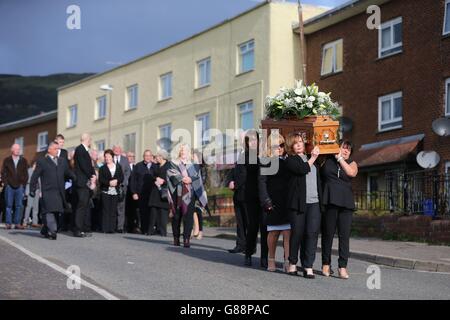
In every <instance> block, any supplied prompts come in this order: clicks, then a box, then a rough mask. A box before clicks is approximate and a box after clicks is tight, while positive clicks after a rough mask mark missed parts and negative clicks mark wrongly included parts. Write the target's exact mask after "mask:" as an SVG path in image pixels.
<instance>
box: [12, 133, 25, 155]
mask: <svg viewBox="0 0 450 320" xmlns="http://www.w3.org/2000/svg"><path fill="white" fill-rule="evenodd" d="M14 144H18V145H19V146H20V155H21V156H22V155H23V148H24V145H25V138H24V137H17V138H15V139H14Z"/></svg>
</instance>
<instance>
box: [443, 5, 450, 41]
mask: <svg viewBox="0 0 450 320" xmlns="http://www.w3.org/2000/svg"><path fill="white" fill-rule="evenodd" d="M449 3H450V0H445V4H444V25H443V26H442V35H444V36H445V35H448V34H450V28H449V29H448V30H445V22H446V21H447V17H448V16H449V15H450V12H448V11H447V6H448V4H449Z"/></svg>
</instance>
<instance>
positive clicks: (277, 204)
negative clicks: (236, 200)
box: [259, 135, 291, 272]
mask: <svg viewBox="0 0 450 320" xmlns="http://www.w3.org/2000/svg"><path fill="white" fill-rule="evenodd" d="M267 145H268V151H267V155H268V157H269V159H267V160H268V161H267V162H268V163H267V164H264V165H261V172H260V176H259V199H260V203H261V206H262V207H263V210H264V211H265V212H266V214H267V219H266V222H267V232H268V234H267V246H268V247H269V258H268V267H267V270H268V271H275V270H276V263H275V252H276V248H277V243H278V238H279V236H280V233H281V234H283V247H284V271H285V272H287V269H288V266H289V260H288V257H289V239H290V235H291V224H290V223H289V214H288V211H287V209H286V200H287V197H286V195H287V183H286V181H288V180H289V177H290V174H289V172H288V171H287V168H286V161H285V159H286V151H285V141H284V138H283V136H282V135H279V136H278V138H276V137H274V136H270V137H269V139H268V144H267ZM261 162H263V161H261ZM264 162H265V163H266V161H264ZM264 167H266V169H268V168H276V167H278V170H276V172H270V171H272V169H270V170H267V172H266V173H267V174H265V172H264V171H263V170H264Z"/></svg>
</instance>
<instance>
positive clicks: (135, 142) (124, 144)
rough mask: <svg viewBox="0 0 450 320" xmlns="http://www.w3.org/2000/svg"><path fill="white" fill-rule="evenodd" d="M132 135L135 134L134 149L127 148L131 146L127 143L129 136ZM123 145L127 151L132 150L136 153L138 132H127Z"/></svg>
mask: <svg viewBox="0 0 450 320" xmlns="http://www.w3.org/2000/svg"><path fill="white" fill-rule="evenodd" d="M130 136H134V148H133V149H134V150H130V149H129V148H127V147H129V146H127V145H126V143H125V141H126V139H127V137H130ZM123 147H124V149H125V151H126V152H130V151H131V152H134V153H136V148H137V135H136V132H130V133H127V134H125V135H124V136H123Z"/></svg>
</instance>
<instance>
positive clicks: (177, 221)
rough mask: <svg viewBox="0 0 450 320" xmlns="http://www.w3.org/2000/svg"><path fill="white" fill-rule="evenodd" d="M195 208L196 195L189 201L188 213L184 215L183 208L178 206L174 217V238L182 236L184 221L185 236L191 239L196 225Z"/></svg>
mask: <svg viewBox="0 0 450 320" xmlns="http://www.w3.org/2000/svg"><path fill="white" fill-rule="evenodd" d="M194 210H195V197H192V199H191V202H190V203H189V206H188V210H187V213H186V214H185V215H182V213H181V209H180V208H177V209H176V212H175V213H174V215H173V218H172V233H173V237H174V238H177V239H178V238H180V235H181V221H183V238H184V239H190V237H191V232H192V228H193V227H194Z"/></svg>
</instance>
